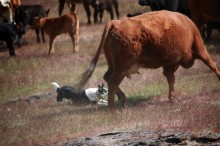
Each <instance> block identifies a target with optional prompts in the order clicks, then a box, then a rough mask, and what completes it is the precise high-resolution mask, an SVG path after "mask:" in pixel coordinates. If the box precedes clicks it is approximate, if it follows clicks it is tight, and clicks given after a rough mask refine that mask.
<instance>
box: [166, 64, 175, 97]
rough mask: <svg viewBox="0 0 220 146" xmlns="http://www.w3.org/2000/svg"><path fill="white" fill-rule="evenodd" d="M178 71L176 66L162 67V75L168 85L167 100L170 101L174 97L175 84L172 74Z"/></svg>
mask: <svg viewBox="0 0 220 146" xmlns="http://www.w3.org/2000/svg"><path fill="white" fill-rule="evenodd" d="M177 69H178V65H172V66H165V67H163V74H164V75H165V76H166V78H167V82H168V84H169V95H168V98H169V100H172V97H175V95H174V83H175V75H174V72H175V71H176V70H177Z"/></svg>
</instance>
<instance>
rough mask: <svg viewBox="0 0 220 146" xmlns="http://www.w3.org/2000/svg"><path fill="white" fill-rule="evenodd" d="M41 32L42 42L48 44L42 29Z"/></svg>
mask: <svg viewBox="0 0 220 146" xmlns="http://www.w3.org/2000/svg"><path fill="white" fill-rule="evenodd" d="M40 31H41V37H42V41H43V42H44V43H46V39H45V35H44V31H43V29H40Z"/></svg>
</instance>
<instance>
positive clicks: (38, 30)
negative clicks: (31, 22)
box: [35, 29, 41, 43]
mask: <svg viewBox="0 0 220 146" xmlns="http://www.w3.org/2000/svg"><path fill="white" fill-rule="evenodd" d="M35 32H36V35H37V42H38V43H40V42H41V41H40V36H39V32H40V29H35Z"/></svg>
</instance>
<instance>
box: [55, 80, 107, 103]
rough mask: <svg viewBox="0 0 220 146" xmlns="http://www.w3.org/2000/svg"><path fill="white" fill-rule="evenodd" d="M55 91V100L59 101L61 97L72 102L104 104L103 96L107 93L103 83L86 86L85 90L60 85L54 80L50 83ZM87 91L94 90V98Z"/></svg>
mask: <svg viewBox="0 0 220 146" xmlns="http://www.w3.org/2000/svg"><path fill="white" fill-rule="evenodd" d="M51 84H52V85H53V87H54V89H55V91H56V92H57V94H58V95H57V102H61V101H62V100H63V98H65V99H70V100H71V101H72V102H74V103H79V104H88V103H91V102H92V103H94V104H104V105H107V101H106V100H104V97H105V96H106V95H107V94H108V89H106V88H104V84H102V85H101V86H100V85H98V88H88V89H86V90H82V89H76V88H73V87H71V86H63V87H60V86H59V85H58V84H57V83H56V82H53V83H51ZM88 91H96V92H95V94H94V92H93V95H92V96H94V95H95V96H96V97H95V98H93V99H91V98H90V95H89V94H90V93H89V92H88Z"/></svg>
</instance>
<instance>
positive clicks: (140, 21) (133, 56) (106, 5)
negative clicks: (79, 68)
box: [0, 0, 220, 106]
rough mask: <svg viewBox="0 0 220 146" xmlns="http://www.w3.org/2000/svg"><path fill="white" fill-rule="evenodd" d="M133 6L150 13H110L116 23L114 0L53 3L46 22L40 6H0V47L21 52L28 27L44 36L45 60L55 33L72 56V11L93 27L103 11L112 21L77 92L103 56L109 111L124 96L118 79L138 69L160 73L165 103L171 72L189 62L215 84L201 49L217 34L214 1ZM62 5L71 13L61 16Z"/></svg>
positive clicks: (16, 2)
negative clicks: (198, 64)
mask: <svg viewBox="0 0 220 146" xmlns="http://www.w3.org/2000/svg"><path fill="white" fill-rule="evenodd" d="M138 3H139V4H140V5H141V6H149V7H150V8H151V10H152V11H154V12H146V13H144V14H142V13H139V12H134V13H133V14H129V15H128V16H129V17H128V18H124V19H121V20H113V19H114V12H113V10H115V13H116V15H117V18H118V19H120V15H119V1H118V0H58V6H59V7H58V15H59V16H57V17H50V18H47V16H48V14H49V12H50V9H48V10H45V9H44V7H43V6H42V5H23V4H21V2H20V0H0V41H4V42H5V43H6V45H7V46H8V48H9V54H10V55H11V56H15V55H16V53H15V47H14V44H13V41H14V39H15V38H18V46H19V47H21V45H22V44H21V38H22V35H24V34H25V32H26V27H27V26H28V25H29V26H31V27H33V28H34V29H35V31H36V35H37V42H38V43H40V42H41V41H43V42H45V38H44V32H45V33H46V34H47V35H48V36H49V52H48V54H50V53H52V52H53V51H54V50H53V41H54V39H55V37H56V36H57V35H59V34H61V33H68V34H69V35H70V37H71V40H72V43H73V52H78V51H79V50H78V31H79V20H78V18H77V15H76V14H75V10H76V9H77V5H79V4H82V5H83V6H84V9H85V12H86V14H87V18H88V22H87V23H88V24H91V19H90V17H91V10H90V9H91V8H92V9H93V10H94V11H93V14H94V15H93V16H94V23H97V22H102V17H103V12H104V10H107V11H108V12H109V14H110V17H111V19H112V20H111V21H109V22H108V23H107V24H106V25H105V28H104V31H103V34H102V39H101V42H100V46H99V48H98V50H97V53H96V55H95V57H94V58H93V60H92V62H91V63H90V66H89V68H88V69H87V70H86V71H85V72H84V73H83V74H82V78H81V80H80V82H79V83H78V85H77V86H78V87H83V86H84V85H85V84H86V82H87V81H88V79H89V78H90V77H91V76H92V74H93V71H94V69H95V66H96V63H97V62H98V59H99V56H100V53H101V51H102V50H104V54H105V57H106V60H107V64H108V70H107V72H106V73H105V75H104V79H105V81H106V82H107V83H108V89H109V93H108V105H109V106H113V105H114V99H115V95H117V96H118V98H119V100H120V101H121V103H122V106H124V105H125V101H126V96H125V94H124V92H123V91H122V90H121V89H120V87H119V85H120V83H121V81H122V80H123V79H124V77H128V78H129V77H130V75H131V74H134V73H137V72H138V69H139V68H141V67H142V68H159V67H163V74H164V75H165V77H166V78H167V81H168V84H169V94H168V98H169V99H170V100H171V99H172V97H174V96H175V94H174V82H175V76H174V72H175V71H176V70H177V69H178V67H179V66H182V67H184V68H190V67H191V66H192V65H193V63H194V60H195V59H200V60H202V61H203V62H204V63H205V64H206V65H207V66H208V67H209V68H210V69H211V70H213V71H214V72H215V74H216V75H217V77H218V78H219V79H220V71H219V70H218V68H217V67H216V65H215V64H214V62H213V60H212V59H211V57H210V55H209V53H208V52H207V50H206V48H205V45H204V43H203V39H209V38H210V35H211V32H212V29H213V28H218V29H219V28H220V27H219V26H220V25H219V24H220V1H219V0H209V1H207V0H139V1H138ZM65 4H67V5H68V7H69V8H70V11H71V12H70V13H69V14H63V15H62V11H63V8H64V5H65ZM178 12H179V13H178ZM98 16H99V18H98ZM54 23H55V24H57V25H53V24H54ZM40 32H41V36H42V40H41V39H40V35H39V33H40ZM179 34H181V35H179ZM205 34H207V35H205Z"/></svg>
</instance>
